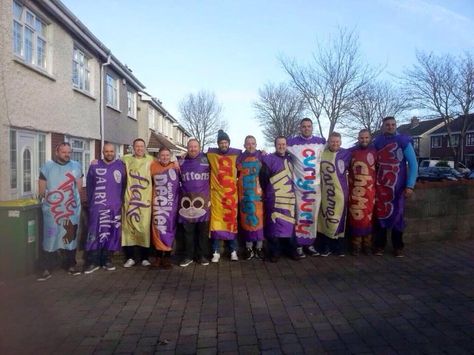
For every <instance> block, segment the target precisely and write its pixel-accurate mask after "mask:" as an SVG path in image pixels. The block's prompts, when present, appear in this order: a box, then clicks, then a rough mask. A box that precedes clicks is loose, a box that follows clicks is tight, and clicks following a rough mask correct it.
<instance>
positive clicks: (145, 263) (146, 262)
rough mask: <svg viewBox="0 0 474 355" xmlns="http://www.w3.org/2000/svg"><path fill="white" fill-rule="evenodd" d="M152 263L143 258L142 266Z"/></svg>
mask: <svg viewBox="0 0 474 355" xmlns="http://www.w3.org/2000/svg"><path fill="white" fill-rule="evenodd" d="M150 265H151V263H150V262H149V261H148V260H147V259H144V260H142V266H150Z"/></svg>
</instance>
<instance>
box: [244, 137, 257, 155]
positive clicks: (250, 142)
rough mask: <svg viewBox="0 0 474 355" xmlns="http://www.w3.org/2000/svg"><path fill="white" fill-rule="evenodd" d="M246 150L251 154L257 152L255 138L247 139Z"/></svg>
mask: <svg viewBox="0 0 474 355" xmlns="http://www.w3.org/2000/svg"><path fill="white" fill-rule="evenodd" d="M244 148H245V150H246V151H247V152H249V153H255V152H256V150H257V141H256V140H255V138H247V139H246V140H245V143H244Z"/></svg>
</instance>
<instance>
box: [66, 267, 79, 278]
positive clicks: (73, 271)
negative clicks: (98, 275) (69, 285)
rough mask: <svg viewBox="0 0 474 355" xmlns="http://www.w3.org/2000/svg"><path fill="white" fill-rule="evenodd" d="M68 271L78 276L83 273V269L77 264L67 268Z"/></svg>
mask: <svg viewBox="0 0 474 355" xmlns="http://www.w3.org/2000/svg"><path fill="white" fill-rule="evenodd" d="M67 272H68V274H69V275H72V276H77V275H80V274H81V270H79V269H77V268H76V267H75V266H71V267H70V268H69V269H67Z"/></svg>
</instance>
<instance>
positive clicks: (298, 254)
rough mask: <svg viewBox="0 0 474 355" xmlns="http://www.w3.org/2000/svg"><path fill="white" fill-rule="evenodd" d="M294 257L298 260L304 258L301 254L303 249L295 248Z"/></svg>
mask: <svg viewBox="0 0 474 355" xmlns="http://www.w3.org/2000/svg"><path fill="white" fill-rule="evenodd" d="M296 257H297V258H298V259H304V258H306V254H305V253H304V252H303V247H298V248H296Z"/></svg>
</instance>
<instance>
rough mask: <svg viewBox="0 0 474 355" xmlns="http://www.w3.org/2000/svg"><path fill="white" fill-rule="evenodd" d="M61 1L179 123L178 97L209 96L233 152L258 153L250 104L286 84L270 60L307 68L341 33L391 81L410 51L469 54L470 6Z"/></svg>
mask: <svg viewBox="0 0 474 355" xmlns="http://www.w3.org/2000/svg"><path fill="white" fill-rule="evenodd" d="M62 1H63V3H64V4H65V5H66V6H67V7H69V9H70V10H71V11H72V12H73V13H74V14H75V15H76V16H77V17H78V18H79V19H80V20H81V21H82V22H83V23H84V24H85V25H86V26H87V27H88V28H89V29H90V30H91V31H92V32H93V33H94V34H95V35H96V36H97V37H98V38H99V39H100V40H101V41H102V42H103V43H104V44H105V45H106V46H107V47H108V48H109V49H111V50H112V52H113V53H114V55H115V56H116V57H117V58H118V59H119V60H120V61H121V62H122V63H124V64H127V65H128V66H129V67H130V68H131V69H132V70H133V73H134V74H135V75H136V76H137V78H138V79H139V80H140V81H141V82H142V83H144V84H145V86H146V87H147V91H148V92H150V93H151V94H152V95H153V96H156V97H158V98H159V99H160V100H162V101H163V105H164V106H165V108H166V109H167V110H168V111H170V112H171V113H172V114H173V116H175V117H176V118H177V119H180V115H179V112H178V104H179V102H180V100H181V99H182V98H183V97H184V96H185V95H187V94H188V93H190V92H196V91H198V90H200V89H205V90H209V91H214V92H215V93H216V95H217V97H218V99H219V101H220V102H221V103H222V105H223V107H224V112H223V113H224V118H225V119H227V121H228V122H229V132H228V133H229V135H230V138H231V145H232V146H234V147H236V148H239V147H241V146H242V144H243V139H244V137H245V136H246V135H247V134H254V135H255V136H256V137H257V142H258V143H260V146H263V136H262V134H261V128H260V127H258V123H257V122H256V121H255V119H254V116H255V114H254V109H253V107H252V103H253V102H254V101H255V100H256V99H257V97H258V89H259V88H261V87H262V86H263V85H264V84H265V83H267V82H274V83H278V82H281V81H286V80H287V77H286V75H285V73H284V72H283V70H282V68H281V66H280V64H279V62H278V59H277V57H278V56H279V55H285V56H288V57H294V58H296V59H297V60H298V61H300V62H302V63H304V62H307V61H309V60H310V57H311V53H312V52H314V50H315V45H316V42H317V41H326V40H327V39H328V38H329V37H330V36H331V35H334V34H335V33H337V31H338V28H339V27H348V28H350V29H351V28H355V29H356V30H357V32H358V34H359V40H360V45H361V50H362V53H363V55H364V57H365V59H366V60H367V61H368V62H369V63H371V64H373V65H382V66H385V67H386V72H387V73H392V74H400V73H401V72H402V70H403V68H404V67H407V66H410V65H411V64H412V63H414V58H415V51H416V50H417V49H418V50H424V51H433V52H436V53H438V54H441V53H448V52H449V53H452V54H460V53H462V52H463V51H465V50H466V49H469V50H472V48H474V1H473V0H446V1H435V0H433V1H428V0H426V1H421V0H420V1H416V0H331V1H329V0H328V1H324V0H308V1H299V0H292V1H277V0H272V1H270V0H268V1H259V0H252V1H247V0H234V1H225V0H214V1H204V0H201V1H192V0H62Z"/></svg>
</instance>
